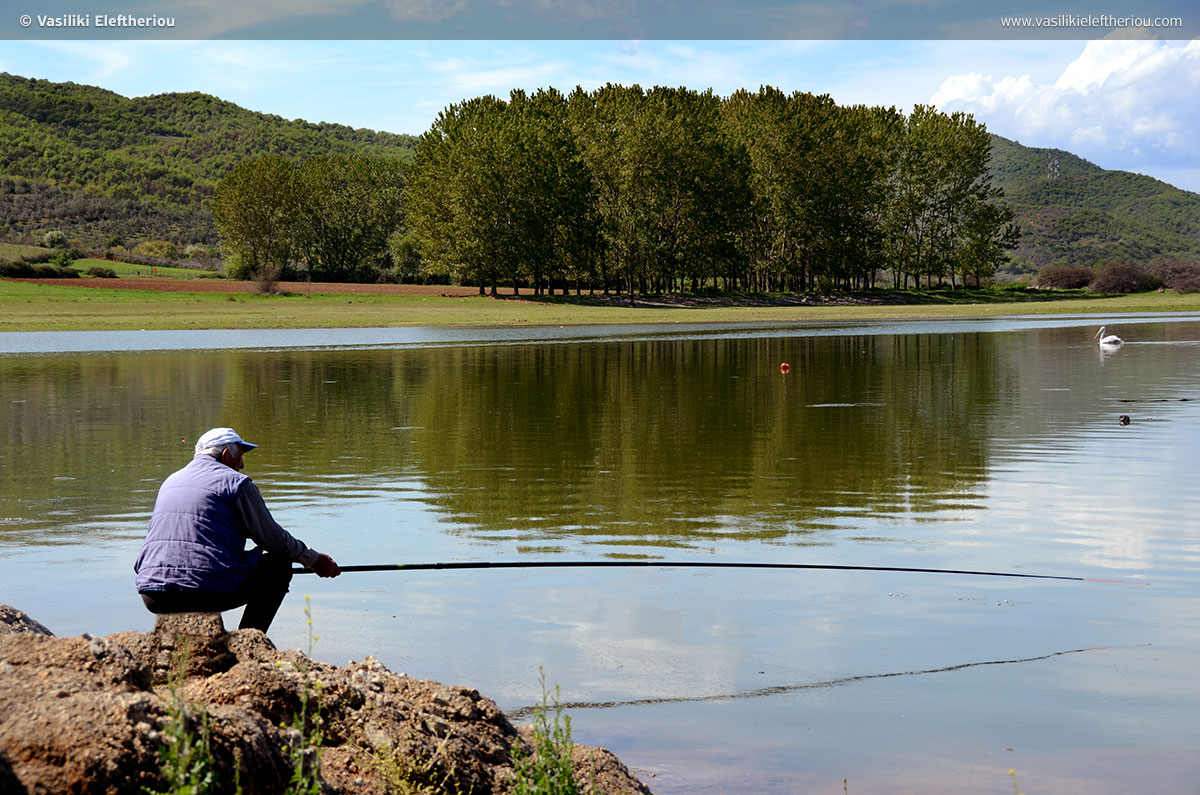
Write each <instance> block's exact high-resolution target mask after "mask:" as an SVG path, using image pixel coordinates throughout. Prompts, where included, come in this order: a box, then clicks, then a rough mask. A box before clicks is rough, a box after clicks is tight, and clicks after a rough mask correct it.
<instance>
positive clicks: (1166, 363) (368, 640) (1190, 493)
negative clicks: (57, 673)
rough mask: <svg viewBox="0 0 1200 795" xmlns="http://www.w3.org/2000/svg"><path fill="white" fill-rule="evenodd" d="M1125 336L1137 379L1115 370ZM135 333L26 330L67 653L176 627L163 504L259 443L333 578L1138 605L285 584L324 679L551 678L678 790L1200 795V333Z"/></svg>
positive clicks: (33, 488)
mask: <svg viewBox="0 0 1200 795" xmlns="http://www.w3.org/2000/svg"><path fill="white" fill-rule="evenodd" d="M1100 322H1105V323H1106V325H1108V326H1109V327H1110V330H1112V331H1115V332H1116V333H1118V334H1120V335H1121V336H1123V337H1125V339H1126V340H1128V342H1127V343H1126V345H1124V346H1123V347H1122V348H1121V349H1120V350H1118V351H1116V352H1113V353H1102V352H1101V351H1099V350H1098V349H1097V347H1096V345H1095V344H1094V342H1093V341H1092V338H1091V335H1092V333H1094V331H1095V329H1096V327H1098V326H1099V325H1100ZM141 334H145V335H151V336H140V333H139V332H128V333H124V334H117V335H87V334H80V335H54V334H40V335H32V334H31V335H19V334H18V335H12V334H7V335H0V407H2V408H3V411H4V415H3V419H2V420H0V567H2V570H3V572H4V578H3V583H4V584H3V585H2V586H0V601H3V602H5V603H8V604H12V605H14V606H17V607H19V608H21V609H24V610H26V611H27V612H29V613H31V614H32V615H33V616H34V617H36V618H38V619H39V620H41V621H42V622H43V623H45V624H47V625H48V626H49V627H50V628H51V629H53V630H54V631H55V632H56V633H57V634H60V635H72V634H78V633H80V632H84V631H87V632H92V633H94V634H105V633H109V632H115V631H119V630H124V629H131V628H132V629H143V630H146V629H149V628H150V627H151V626H152V625H153V618H152V616H150V615H149V614H148V613H146V612H145V611H144V609H143V608H142V606H141V604H140V600H139V599H138V598H137V596H136V594H135V593H134V592H133V582H132V570H131V566H132V561H133V560H134V558H135V557H136V555H137V551H138V548H139V545H140V541H141V537H142V534H143V533H144V530H145V526H146V521H147V519H148V516H149V512H150V509H151V507H152V505H153V501H154V496H155V493H156V490H157V488H158V484H159V483H160V482H161V480H162V479H163V478H164V477H165V476H166V475H167V474H169V473H170V472H171V471H173V470H174V469H177V468H178V467H180V466H182V465H183V464H184V463H186V461H187V459H188V458H189V457H190V455H191V447H192V442H193V440H194V438H195V436H196V435H197V434H198V433H200V432H201V431H203V430H205V429H207V428H209V427H212V426H216V425H232V426H233V427H235V428H237V429H238V430H239V431H241V432H242V433H243V434H244V435H245V436H247V437H248V438H250V439H251V440H253V441H255V442H258V443H259V444H261V445H262V447H261V448H260V449H259V450H256V451H255V452H254V453H252V454H251V455H250V456H248V457H247V471H248V472H249V473H250V474H252V475H253V476H254V477H255V480H256V481H257V482H258V483H259V485H260V487H261V488H262V490H263V492H264V493H265V495H266V496H267V499H268V502H269V503H270V504H271V505H272V508H273V509H274V512H275V514H276V517H277V518H278V519H279V520H280V521H281V522H282V523H283V524H284V525H285V526H287V527H289V528H290V529H291V530H292V531H293V532H294V533H295V534H296V535H297V536H299V537H300V538H302V539H304V540H306V541H307V542H308V543H309V544H311V545H312V546H314V547H316V548H318V549H321V550H323V551H328V552H330V553H331V554H333V555H334V557H336V558H337V559H338V560H339V562H342V563H375V562H429V561H437V560H522V559H528V560H550V559H555V558H564V559H565V558H571V559H577V558H593V559H651V560H655V559H657V560H703V561H709V560H728V561H737V560H742V561H765V562H796V563H836V564H864V565H885V566H893V565H894V566H913V567H934V568H955V569H984V570H998V571H1011V572H1023V573H1039V574H1058V575H1067V576H1077V577H1086V578H1096V579H1118V580H1126V581H1132V582H1133V583H1134V584H1119V583H1105V582H1083V583H1081V582H1060V581H1047V580H1016V579H1001V578H979V577H965V576H961V575H960V576H954V575H929V574H902V573H862V572H857V573H856V572H817V571H792V572H780V571H773V572H763V571H737V570H689V569H683V568H678V569H662V570H660V569H592V570H588V569H584V570H527V571H508V570H505V571H472V572H453V573H450V572H428V573H416V572H413V573H407V574H347V575H344V576H343V577H341V578H339V579H337V580H332V581H328V580H318V579H316V578H310V577H308V576H302V577H298V578H297V580H296V581H295V583H294V584H293V588H292V591H293V595H292V597H291V598H290V599H289V600H288V602H287V603H286V604H285V605H284V608H283V610H282V611H281V613H280V615H279V617H278V618H277V619H276V623H275V626H274V627H273V629H272V633H271V634H272V637H273V638H274V639H275V641H276V643H277V644H278V645H280V646H284V647H293V648H297V647H304V646H306V644H307V632H306V631H307V626H306V624H305V620H304V615H303V609H304V600H303V598H302V597H303V595H305V594H309V595H311V597H312V612H313V618H314V623H315V625H316V628H317V632H318V634H319V636H320V637H319V640H318V641H317V645H316V648H315V651H314V654H315V656H317V657H319V658H321V659H325V660H329V661H331V662H336V663H344V662H346V661H347V660H348V659H351V658H354V659H360V658H362V657H363V656H365V655H367V654H371V653H373V654H375V655H376V656H377V657H379V658H380V659H381V660H382V661H383V662H384V663H385V664H387V665H388V666H390V667H391V668H393V669H394V670H398V671H405V672H407V673H408V674H410V675H412V676H420V677H429V678H435V679H438V680H440V681H444V682H452V683H464V684H469V685H471V686H475V687H478V688H479V689H480V690H481V691H482V692H484V693H486V694H488V695H490V696H492V697H494V698H496V699H497V700H498V701H499V703H500V705H501V706H502V707H503V708H505V709H508V710H510V711H518V710H520V709H521V708H522V707H525V706H527V705H529V704H531V703H533V702H534V701H535V700H536V698H537V697H538V696H539V695H540V691H539V689H538V681H537V680H538V666H542V667H544V669H545V672H546V677H547V680H548V681H549V682H550V683H552V684H553V683H557V684H558V685H559V686H560V687H561V698H562V700H563V701H564V702H567V703H568V704H569V713H570V714H571V716H572V725H573V729H574V735H575V738H576V740H577V741H579V742H581V743H585V744H591V745H603V746H606V747H608V748H611V749H612V750H614V751H615V752H617V753H618V754H619V755H620V756H621V758H622V759H623V760H625V761H626V762H627V763H629V764H631V766H633V767H634V768H635V769H636V771H637V772H638V773H639V774H640V775H641V776H642V778H643V779H644V780H645V781H647V783H648V784H650V786H651V787H652V789H654V790H655V791H656V792H660V793H684V792H713V793H717V792H770V793H791V792H804V793H808V792H816V793H823V792H827V793H840V792H842V791H843V784H842V779H843V778H846V779H847V788H848V790H849V791H850V792H881V791H887V792H996V793H1008V792H1011V791H1012V788H1013V783H1012V781H1011V779H1010V777H1009V773H1008V771H1009V769H1010V768H1012V769H1015V770H1016V771H1017V778H1018V782H1019V784H1020V787H1021V789H1022V791H1026V792H1055V793H1075V792H1078V793H1088V794H1089V795H1096V794H1097V793H1109V792H1111V793H1128V792H1158V793H1177V792H1178V793H1196V792H1200V755H1198V754H1197V752H1196V748H1197V746H1198V745H1200V720H1198V719H1197V715H1200V687H1198V686H1197V685H1196V683H1195V673H1196V671H1197V670H1200V610H1198V607H1200V587H1198V580H1197V574H1198V573H1200V489H1198V488H1197V483H1198V475H1200V463H1198V456H1197V453H1196V451H1197V448H1198V446H1200V366H1198V362H1200V319H1197V318H1195V317H1191V318H1169V319H1167V318H1154V317H1138V318H1125V319H1122V321H1121V322H1120V323H1113V322H1111V321H1110V320H1109V319H1104V320H1103V321H1099V320H1089V319H1080V318H1066V319H1062V318H1058V319H1045V318H1038V319H1008V320H1003V321H996V320H992V321H943V322H939V323H932V324H915V323H907V324H906V323H894V324H886V325H869V324H859V325H848V326H847V325H843V326H835V325H825V326H792V327H785V328H778V327H746V326H739V327H719V328H714V327H701V326H696V327H678V326H677V327H672V328H669V329H660V328H638V329H567V330H557V329H555V330H530V329H522V330H520V331H518V332H489V331H478V330H476V331H465V332H444V331H430V330H387V329H379V330H359V331H333V332H319V333H317V332H313V333H308V334H304V333H301V334H296V333H293V332H287V333H284V332H264V333H261V334H257V333H252V332H214V333H212V334H201V335H197V333H196V332H189V333H186V334H183V333H174V334H171V333H159V334H154V333H151V332H144V333H141ZM781 362H788V363H789V364H790V365H791V372H790V373H789V374H787V375H782V374H781V373H780V369H779V365H780V363H781ZM1121 414H1127V415H1129V417H1130V418H1131V421H1130V423H1129V424H1128V425H1124V426H1122V425H1121V424H1119V422H1118V418H1119V416H1120V415H1121ZM1142 583H1150V584H1149V585H1144V584H1142ZM226 622H227V624H230V625H235V624H236V616H233V615H227V616H226Z"/></svg>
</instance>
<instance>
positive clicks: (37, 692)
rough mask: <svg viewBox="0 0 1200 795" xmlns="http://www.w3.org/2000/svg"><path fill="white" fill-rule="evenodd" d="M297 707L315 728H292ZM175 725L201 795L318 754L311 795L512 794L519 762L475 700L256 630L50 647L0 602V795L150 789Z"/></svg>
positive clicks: (256, 785) (164, 629) (212, 621)
mask: <svg viewBox="0 0 1200 795" xmlns="http://www.w3.org/2000/svg"><path fill="white" fill-rule="evenodd" d="M306 702H307V703H309V704H310V710H311V705H313V704H318V705H319V721H318V722H317V723H316V724H315V727H316V729H318V730H319V731H313V732H302V731H301V730H299V729H297V728H292V726H293V719H294V717H295V716H296V715H297V714H302V711H303V710H304V706H303V705H304V704H305V703H306ZM183 705H186V706H183ZM181 710H182V711H181ZM180 715H183V716H185V717H184V718H182V719H183V720H184V721H185V722H188V724H189V726H190V727H191V728H192V729H193V730H194V731H196V732H199V731H201V730H202V727H203V725H205V724H206V725H207V727H208V732H209V734H210V737H211V740H210V748H211V758H212V766H213V768H214V773H215V782H216V786H215V788H214V791H216V792H234V791H235V788H237V787H240V789H241V791H244V792H248V793H275V792H283V791H284V790H285V788H286V787H287V786H288V783H289V780H290V779H291V776H292V771H293V764H294V760H295V759H296V758H297V755H298V754H299V755H303V754H308V755H310V756H311V757H313V758H316V757H317V755H318V754H319V763H320V768H319V770H320V775H319V782H318V784H319V787H320V791H321V792H323V793H331V794H332V793H346V794H347V795H350V794H351V793H353V794H354V795H358V794H360V793H361V794H362V795H376V793H378V794H379V795H383V793H388V792H403V793H441V792H445V793H463V795H465V794H466V793H477V795H484V794H486V793H496V794H497V795H498V794H499V793H507V792H510V791H511V790H512V788H513V786H514V784H515V774H514V768H513V753H514V749H515V750H516V751H517V753H518V754H522V753H523V754H525V755H526V756H528V755H529V754H530V753H531V752H532V746H531V744H530V743H529V740H528V737H529V730H528V728H526V729H524V730H518V729H517V728H516V727H514V726H513V725H512V724H511V723H510V722H509V720H508V719H507V718H506V717H505V715H504V713H503V712H501V711H500V709H499V708H498V707H497V706H496V704H495V703H494V702H492V701H491V700H490V699H488V698H485V697H484V696H481V695H480V694H479V693H478V692H477V691H475V690H472V689H470V688H465V687H453V686H446V685H442V684H439V683H437V682H434V681H431V680H417V679H412V678H409V677H407V676H405V675H404V674H397V673H394V672H392V671H389V670H388V669H387V668H386V667H384V666H383V665H382V664H381V663H379V662H378V661H376V660H374V659H373V658H371V657H368V658H366V659H364V660H362V661H361V662H351V663H350V664H349V665H345V666H335V665H331V664H328V663H322V662H318V661H316V660H312V659H310V658H308V657H307V656H306V655H304V654H303V653H301V652H299V651H281V650H279V649H276V648H275V646H274V645H273V644H272V643H271V641H270V639H269V638H267V636H266V635H264V634H263V633H262V632H259V631H258V630H236V631H233V632H228V631H226V630H225V627H224V625H223V623H222V621H221V616H220V614H198V613H188V614H182V615H178V616H163V617H160V618H159V620H158V623H157V625H156V626H155V628H154V630H153V631H152V632H149V633H141V632H118V633H115V634H112V635H108V636H105V637H92V636H90V635H88V634H86V633H85V634H83V635H81V636H79V637H74V638H60V637H56V636H55V635H53V634H52V633H51V632H50V630H49V629H47V628H46V627H44V626H42V625H41V624H40V623H38V622H37V621H35V620H33V619H32V618H30V617H29V616H27V615H25V614H24V613H22V612H20V611H18V610H16V609H14V608H11V607H8V606H7V605H0V792H4V793H58V792H71V793H114V794H115V793H127V792H146V791H154V792H161V791H163V790H164V789H165V788H166V787H167V783H166V781H165V779H164V777H163V774H162V771H161V764H162V762H161V761H160V751H161V749H162V748H163V746H164V744H165V743H166V735H167V734H168V732H169V730H170V727H171V724H172V722H173V721H175V720H177V719H178V717H177V716H180ZM314 737H315V738H316V739H314ZM572 761H573V771H574V777H575V781H576V783H577V784H578V786H579V791H580V792H595V793H601V794H602V795H609V794H612V795H616V794H617V793H649V792H650V790H649V789H648V788H646V786H645V785H644V784H642V783H641V782H640V781H638V780H637V778H636V777H634V775H633V774H632V773H630V771H629V770H628V768H626V767H625V766H624V765H623V764H621V762H620V761H619V760H618V759H617V758H616V757H615V756H614V755H613V754H612V753H610V752H609V751H606V750H604V749H600V748H587V747H583V746H575V747H574V751H573V756H572Z"/></svg>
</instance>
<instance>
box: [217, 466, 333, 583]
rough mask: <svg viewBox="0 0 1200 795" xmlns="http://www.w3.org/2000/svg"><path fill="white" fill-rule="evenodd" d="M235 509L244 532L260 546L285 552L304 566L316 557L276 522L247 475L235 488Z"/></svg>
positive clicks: (312, 550)
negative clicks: (240, 484)
mask: <svg viewBox="0 0 1200 795" xmlns="http://www.w3.org/2000/svg"><path fill="white" fill-rule="evenodd" d="M236 505H237V512H238V515H239V516H240V517H241V519H242V524H243V526H244V527H245V529H246V536H247V537H248V538H249V539H250V540H251V541H253V542H254V543H256V544H258V545H259V546H260V547H262V548H263V549H266V550H268V551H270V552H278V553H282V554H284V555H287V556H288V557H289V558H291V559H292V560H294V561H296V562H298V563H301V564H303V565H305V566H310V567H311V566H312V564H313V563H315V562H316V560H317V551H316V550H315V549H310V548H309V547H308V546H307V545H306V544H305V543H304V542H303V541H301V540H300V539H298V538H296V537H295V536H293V535H292V534H291V533H289V532H288V531H287V530H284V529H283V528H282V527H280V526H279V523H278V522H276V521H275V517H273V516H271V512H270V511H269V510H268V509H267V503H266V502H265V501H264V500H263V497H262V493H261V492H260V491H259V490H258V486H256V485H254V481H252V480H250V479H247V480H245V481H244V482H243V483H242V486H241V488H239V489H238V491H237V503H236Z"/></svg>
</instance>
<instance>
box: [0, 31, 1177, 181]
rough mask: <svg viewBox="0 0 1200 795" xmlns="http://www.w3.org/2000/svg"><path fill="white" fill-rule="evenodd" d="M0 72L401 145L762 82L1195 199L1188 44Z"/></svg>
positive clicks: (154, 49) (137, 57)
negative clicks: (513, 103)
mask: <svg viewBox="0 0 1200 795" xmlns="http://www.w3.org/2000/svg"><path fill="white" fill-rule="evenodd" d="M0 71H6V72H10V73H12V74H17V75H21V76H24V77H38V78H44V79H48V80H54V81H72V82H75V83H82V84H87V85H96V86H100V87H102V88H106V89H109V90H112V91H115V92H117V93H118V94H122V95H124V96H130V97H132V96H143V95H147V94H157V93H165V92H173V91H202V92H205V93H209V94H214V95H216V96H218V97H221V98H222V99H226V100H229V101H231V102H234V103H236V104H238V105H241V106H243V107H246V108H249V109H251V110H255V111H260V112H264V113H273V114H277V115H280V116H283V117H285V118H289V119H295V118H299V119H305V120H307V121H313V122H318V121H328V122H335V123H339V124H346V125H350V126H353V127H367V128H370V129H375V130H387V131H389V132H397V133H411V134H419V133H421V132H423V131H424V130H425V129H427V128H428V127H429V125H430V123H431V122H432V121H433V120H434V118H435V117H436V115H437V113H438V111H439V110H441V109H442V108H443V107H445V106H446V105H448V104H450V103H453V102H457V101H459V100H462V99H465V98H468V97H473V96H478V95H480V94H489V93H490V94H496V95H499V96H506V95H507V94H508V92H509V90H510V89H513V88H524V89H536V88H539V87H545V86H555V87H557V88H560V89H563V90H569V89H571V88H573V87H575V86H576V85H580V86H583V87H584V88H585V89H590V88H595V87H597V86H600V85H603V84H605V83H607V82H614V83H625V84H630V83H640V84H641V85H643V86H647V87H648V86H653V85H671V86H681V85H682V86H687V87H689V88H694V89H706V88H712V89H713V90H714V91H715V92H716V93H718V94H720V95H723V96H724V95H728V94H729V93H730V92H732V91H734V90H736V89H738V88H743V87H745V88H750V89H756V88H757V87H758V86H759V85H763V84H766V85H772V86H776V87H779V88H781V89H783V90H785V91H789V92H790V91H794V90H799V91H810V92H813V93H828V94H830V95H831V96H832V97H833V98H834V100H836V101H837V102H838V103H840V104H858V103H862V104H869V105H895V106H897V107H900V108H902V109H904V110H906V111H907V110H911V108H912V106H913V105H914V104H916V103H931V104H934V105H937V106H938V107H939V108H941V109H942V110H946V111H956V110H963V111H968V112H970V113H973V114H974V115H975V117H976V118H977V119H979V120H981V121H983V122H984V123H985V124H987V126H988V129H989V130H991V131H993V132H996V133H998V134H1000V135H1004V136H1006V137H1008V138H1013V139H1016V140H1019V141H1020V142H1021V143H1023V144H1026V145H1030V146H1042V147H1057V148H1061V149H1065V150H1068V151H1071V152H1073V153H1075V154H1078V155H1080V156H1083V157H1086V158H1087V159H1089V160H1091V161H1093V162H1095V163H1097V164H1098V165H1100V166H1103V167H1105V168H1115V169H1125V170H1129V171H1136V172H1139V173H1143V174H1148V175H1150V176H1154V177H1157V178H1159V179H1162V180H1164V181H1166V182H1169V183H1171V184H1173V185H1177V186H1179V187H1182V188H1185V189H1188V190H1193V191H1198V192H1200V124H1198V122H1200V40H1196V41H1157V40H1146V39H1122V40H1095V41H1081V40H1072V41H947V40H943V41H853V40H851V41H780V40H765V41H658V40H654V41H637V40H629V41H611V40H581V41H545V40H542V41H477V40H473V41H440V40H437V41H340V40H325V41H283V40H276V41H213V40H208V41H174V40H171V41H62V40H57V41H4V42H0Z"/></svg>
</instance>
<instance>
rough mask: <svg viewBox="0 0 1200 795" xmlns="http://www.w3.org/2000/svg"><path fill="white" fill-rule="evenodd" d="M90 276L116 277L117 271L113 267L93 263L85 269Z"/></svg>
mask: <svg viewBox="0 0 1200 795" xmlns="http://www.w3.org/2000/svg"><path fill="white" fill-rule="evenodd" d="M84 273H86V274H87V275H88V276H97V277H99V278H101V279H115V278H117V272H116V271H115V270H113V269H112V268H106V267H104V266H103V265H93V266H92V267H90V268H88V269H87V270H86V271H84Z"/></svg>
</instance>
